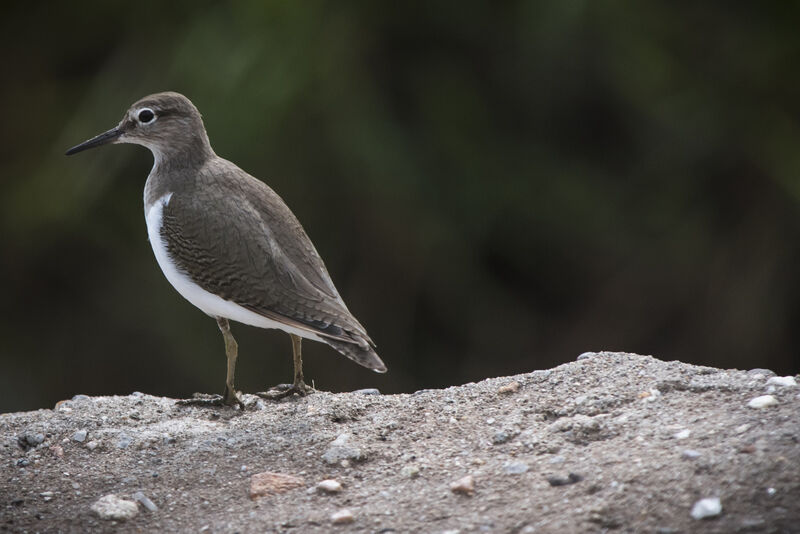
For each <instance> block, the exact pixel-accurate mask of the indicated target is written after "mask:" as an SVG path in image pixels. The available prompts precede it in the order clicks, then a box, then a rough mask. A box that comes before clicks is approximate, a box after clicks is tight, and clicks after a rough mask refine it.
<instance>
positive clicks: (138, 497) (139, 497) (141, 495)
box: [132, 491, 158, 512]
mask: <svg viewBox="0 0 800 534" xmlns="http://www.w3.org/2000/svg"><path fill="white" fill-rule="evenodd" d="M132 497H133V498H134V499H135V500H137V501H139V502H140V503H142V506H144V507H145V508H147V510H148V511H150V512H157V511H158V506H156V505H155V503H154V502H153V501H151V500H150V499H148V498H147V497H146V496H145V494H144V493H142V492H141V491H137V492H136V493H134V494H133V495H132Z"/></svg>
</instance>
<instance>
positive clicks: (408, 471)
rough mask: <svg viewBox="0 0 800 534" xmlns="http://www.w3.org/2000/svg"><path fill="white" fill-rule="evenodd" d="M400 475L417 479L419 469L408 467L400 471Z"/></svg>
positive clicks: (413, 466)
mask: <svg viewBox="0 0 800 534" xmlns="http://www.w3.org/2000/svg"><path fill="white" fill-rule="evenodd" d="M400 474H402V475H403V476H404V477H406V478H417V477H419V467H417V466H416V465H407V466H405V467H404V468H403V469H402V471H400Z"/></svg>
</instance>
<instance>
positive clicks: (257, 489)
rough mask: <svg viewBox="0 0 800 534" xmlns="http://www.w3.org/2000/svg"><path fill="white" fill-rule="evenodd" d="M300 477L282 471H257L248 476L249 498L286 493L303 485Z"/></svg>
mask: <svg viewBox="0 0 800 534" xmlns="http://www.w3.org/2000/svg"><path fill="white" fill-rule="evenodd" d="M304 485H305V482H304V481H303V479H302V478H298V477H295V476H292V475H284V474H283V473H270V472H264V473H257V474H255V475H253V476H251V477H250V498H251V499H256V498H257V497H264V496H265V495H277V494H279V493H286V492H287V491H290V490H293V489H295V488H299V487H301V486H304Z"/></svg>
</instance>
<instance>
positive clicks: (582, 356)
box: [577, 352, 597, 360]
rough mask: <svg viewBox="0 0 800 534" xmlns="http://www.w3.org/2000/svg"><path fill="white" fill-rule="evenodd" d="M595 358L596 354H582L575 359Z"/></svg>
mask: <svg viewBox="0 0 800 534" xmlns="http://www.w3.org/2000/svg"><path fill="white" fill-rule="evenodd" d="M595 356H597V353H596V352H584V353H582V354H580V355H578V358H577V359H578V360H588V359H589V358H593V357H595Z"/></svg>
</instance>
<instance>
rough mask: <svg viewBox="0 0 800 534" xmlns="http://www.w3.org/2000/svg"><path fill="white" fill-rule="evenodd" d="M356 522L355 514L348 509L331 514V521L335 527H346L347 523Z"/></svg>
mask: <svg viewBox="0 0 800 534" xmlns="http://www.w3.org/2000/svg"><path fill="white" fill-rule="evenodd" d="M355 520H356V517H355V516H354V515H353V512H351V511H350V510H348V509H347V508H344V509H342V510H339V511H338V512H334V513H332V514H331V521H332V522H333V524H334V525H345V524H347V523H352V522H353V521H355Z"/></svg>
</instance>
